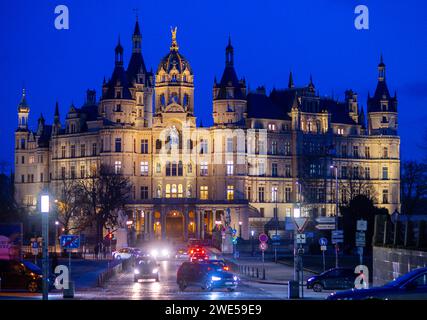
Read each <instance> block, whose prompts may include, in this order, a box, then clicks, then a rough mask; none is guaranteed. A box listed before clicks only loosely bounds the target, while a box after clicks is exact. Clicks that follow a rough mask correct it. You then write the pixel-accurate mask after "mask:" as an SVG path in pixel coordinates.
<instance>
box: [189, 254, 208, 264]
mask: <svg viewBox="0 0 427 320" xmlns="http://www.w3.org/2000/svg"><path fill="white" fill-rule="evenodd" d="M206 260H209V256H208V255H207V254H205V253H201V252H196V253H193V254H192V255H191V256H190V261H191V262H203V261H206Z"/></svg>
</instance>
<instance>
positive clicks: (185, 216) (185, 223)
mask: <svg viewBox="0 0 427 320" xmlns="http://www.w3.org/2000/svg"><path fill="white" fill-rule="evenodd" d="M188 211H189V210H188V209H184V241H188V224H189V218H188V214H189V212H188Z"/></svg>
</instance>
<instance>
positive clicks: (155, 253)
mask: <svg viewBox="0 0 427 320" xmlns="http://www.w3.org/2000/svg"><path fill="white" fill-rule="evenodd" d="M151 255H152V256H153V257H154V258H155V257H157V256H158V255H159V251H157V250H156V249H154V250H151Z"/></svg>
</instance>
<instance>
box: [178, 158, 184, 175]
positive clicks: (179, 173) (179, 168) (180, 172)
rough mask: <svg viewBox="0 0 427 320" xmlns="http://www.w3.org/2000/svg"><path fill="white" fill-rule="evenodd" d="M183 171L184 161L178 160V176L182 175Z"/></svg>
mask: <svg viewBox="0 0 427 320" xmlns="http://www.w3.org/2000/svg"><path fill="white" fill-rule="evenodd" d="M182 171H183V170H182V161H180V162H178V176H180V177H181V176H182V175H183V173H182Z"/></svg>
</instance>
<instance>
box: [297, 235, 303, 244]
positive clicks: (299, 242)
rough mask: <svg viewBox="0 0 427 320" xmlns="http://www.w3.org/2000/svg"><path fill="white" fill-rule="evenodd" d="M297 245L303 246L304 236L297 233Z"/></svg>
mask: <svg viewBox="0 0 427 320" xmlns="http://www.w3.org/2000/svg"><path fill="white" fill-rule="evenodd" d="M297 243H298V244H304V243H305V234H304V233H297Z"/></svg>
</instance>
